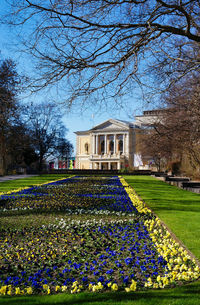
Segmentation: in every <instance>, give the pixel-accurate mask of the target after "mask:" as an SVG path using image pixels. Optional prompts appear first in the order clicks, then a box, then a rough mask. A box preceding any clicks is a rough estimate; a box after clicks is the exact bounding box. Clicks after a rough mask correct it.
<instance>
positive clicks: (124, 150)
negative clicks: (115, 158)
mask: <svg viewBox="0 0 200 305" xmlns="http://www.w3.org/2000/svg"><path fill="white" fill-rule="evenodd" d="M124 148H125V134H123V154H124V152H125V149H124Z"/></svg>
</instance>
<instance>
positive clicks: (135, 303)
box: [0, 175, 200, 305]
mask: <svg viewBox="0 0 200 305" xmlns="http://www.w3.org/2000/svg"><path fill="white" fill-rule="evenodd" d="M62 177H66V176H65V175H43V176H38V177H30V178H27V179H22V180H16V181H9V182H2V183H0V192H1V191H7V190H10V189H16V188H18V187H22V186H31V185H33V184H39V183H44V182H48V181H52V180H56V179H60V178H62ZM124 178H125V179H126V181H127V182H128V183H129V184H130V185H131V186H132V187H133V188H134V189H135V190H136V192H137V194H138V195H139V196H140V197H141V198H142V199H143V200H144V201H145V202H146V204H147V205H148V206H149V207H150V208H151V209H152V210H153V211H154V212H155V213H156V214H157V215H158V216H159V217H160V218H161V219H162V220H163V221H164V222H165V223H166V224H167V225H168V226H169V227H170V229H171V230H172V231H173V232H174V233H175V234H176V236H177V237H178V238H179V239H180V240H181V241H182V242H183V243H184V244H185V245H186V246H187V247H188V248H189V249H190V251H192V252H193V253H194V254H195V256H196V257H197V258H198V259H200V238H199V236H200V195H198V194H193V193H190V192H187V191H183V190H180V189H178V188H176V187H174V186H170V185H168V184H165V183H164V182H161V181H159V180H157V179H154V178H152V177H149V176H124ZM23 180H24V181H23ZM38 216H39V215H38ZM49 217H50V216H49ZM4 220H5V221H6V222H7V223H9V219H8V218H7V219H6V218H5V219H4ZM46 220H47V219H46ZM13 221H14V222H15V225H16V223H17V222H18V221H19V222H21V223H22V224H23V221H24V224H26V223H29V225H31V224H30V222H29V219H28V216H27V219H26V217H24V216H21V220H20V218H19V219H17V218H16V219H15V220H14V218H13V219H12V220H11V219H10V223H9V225H11V223H13ZM38 221H39V223H40V224H41V223H43V221H45V218H43V216H41V219H39V218H38ZM199 295H200V281H197V282H193V283H190V284H188V285H185V286H182V287H176V288H174V289H162V290H148V291H140V292H133V293H125V292H114V293H113V292H110V293H86V292H85V293H80V294H77V295H71V294H58V295H50V296H46V295H45V296H20V297H7V296H6V297H0V304H2V305H4V304H5V305H7V304H8V305H18V304H29V305H36V304H50V305H51V304H57V305H64V304H69V305H73V304H74V305H76V304H77V305H78V304H81V305H84V304H89V305H100V304H103V305H106V304H109V305H125V304H127V305H151V304H152V305H155V304H158V305H160V304H163V305H198V304H200V302H199Z"/></svg>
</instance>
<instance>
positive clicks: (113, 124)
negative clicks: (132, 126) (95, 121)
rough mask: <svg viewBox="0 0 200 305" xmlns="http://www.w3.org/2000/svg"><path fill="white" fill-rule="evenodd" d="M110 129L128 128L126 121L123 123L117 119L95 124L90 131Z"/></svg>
mask: <svg viewBox="0 0 200 305" xmlns="http://www.w3.org/2000/svg"><path fill="white" fill-rule="evenodd" d="M110 130H129V125H128V123H123V122H121V121H118V120H113V119H110V120H107V121H105V122H103V123H101V124H99V125H96V126H95V127H93V128H92V129H91V131H110Z"/></svg>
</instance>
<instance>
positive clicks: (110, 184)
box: [0, 177, 199, 295]
mask: <svg viewBox="0 0 200 305" xmlns="http://www.w3.org/2000/svg"><path fill="white" fill-rule="evenodd" d="M0 210H1V213H4V214H5V215H8V214H9V213H10V215H13V214H15V213H18V214H20V213H24V212H26V213H32V214H33V215H34V217H37V213H38V212H39V211H40V212H41V211H44V212H49V213H55V214H56V213H58V212H59V213H61V212H62V215H63V217H62V218H60V217H56V216H55V221H54V223H49V224H46V225H45V226H41V227H40V228H34V227H33V228H24V229H21V230H19V229H13V230H11V229H10V230H8V229H5V230H2V231H1V234H0V260H1V262H2V263H1V267H0V294H2V295H6V294H8V295H16V294H19V295H22V294H33V293H34V294H37V293H47V294H50V293H57V292H63V291H68V292H71V293H75V292H79V291H84V290H91V291H106V290H110V289H111V290H118V289H123V290H124V289H125V290H126V291H127V292H129V291H135V290H136V289H137V290H141V289H148V288H164V287H166V286H174V285H176V284H177V283H178V284H182V283H183V282H186V281H191V280H194V279H197V278H198V277H199V268H198V266H197V265H196V263H195V261H194V260H192V259H191V258H190V256H189V255H188V253H187V251H186V250H184V249H183V248H182V247H180V246H179V244H177V243H176V242H175V241H174V240H173V239H172V237H171V235H170V234H169V232H167V231H166V229H165V228H164V227H163V226H162V225H161V223H160V221H159V219H157V218H156V217H155V216H153V214H152V213H151V211H150V210H149V209H147V208H146V207H145V205H144V204H143V202H142V201H140V200H139V198H138V197H137V195H136V194H135V193H134V191H133V190H132V189H131V188H130V187H129V186H128V185H127V183H126V182H125V180H124V179H122V178H119V177H109V178H97V177H95V178H86V177H74V178H70V179H63V180H60V181H58V182H54V183H49V184H46V185H43V186H37V187H34V188H30V189H26V190H24V191H23V190H22V191H20V192H18V193H15V194H12V193H11V194H9V196H8V195H6V196H4V195H3V196H2V197H1V201H0ZM34 213H35V214H34ZM85 216H87V217H88V219H86V217H85Z"/></svg>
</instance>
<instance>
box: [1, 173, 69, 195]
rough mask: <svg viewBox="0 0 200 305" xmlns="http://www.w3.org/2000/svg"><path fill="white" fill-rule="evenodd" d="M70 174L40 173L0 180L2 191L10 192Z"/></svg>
mask: <svg viewBox="0 0 200 305" xmlns="http://www.w3.org/2000/svg"><path fill="white" fill-rule="evenodd" d="M69 176H70V175H64V174H57V175H56V174H50V175H39V176H34V177H27V178H22V179H17V180H10V181H3V182H0V193H1V192H8V191H11V190H15V189H18V188H20V187H22V188H23V187H29V186H30V187H31V186H33V185H35V184H40V183H45V182H49V181H55V180H58V179H61V178H67V177H69Z"/></svg>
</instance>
